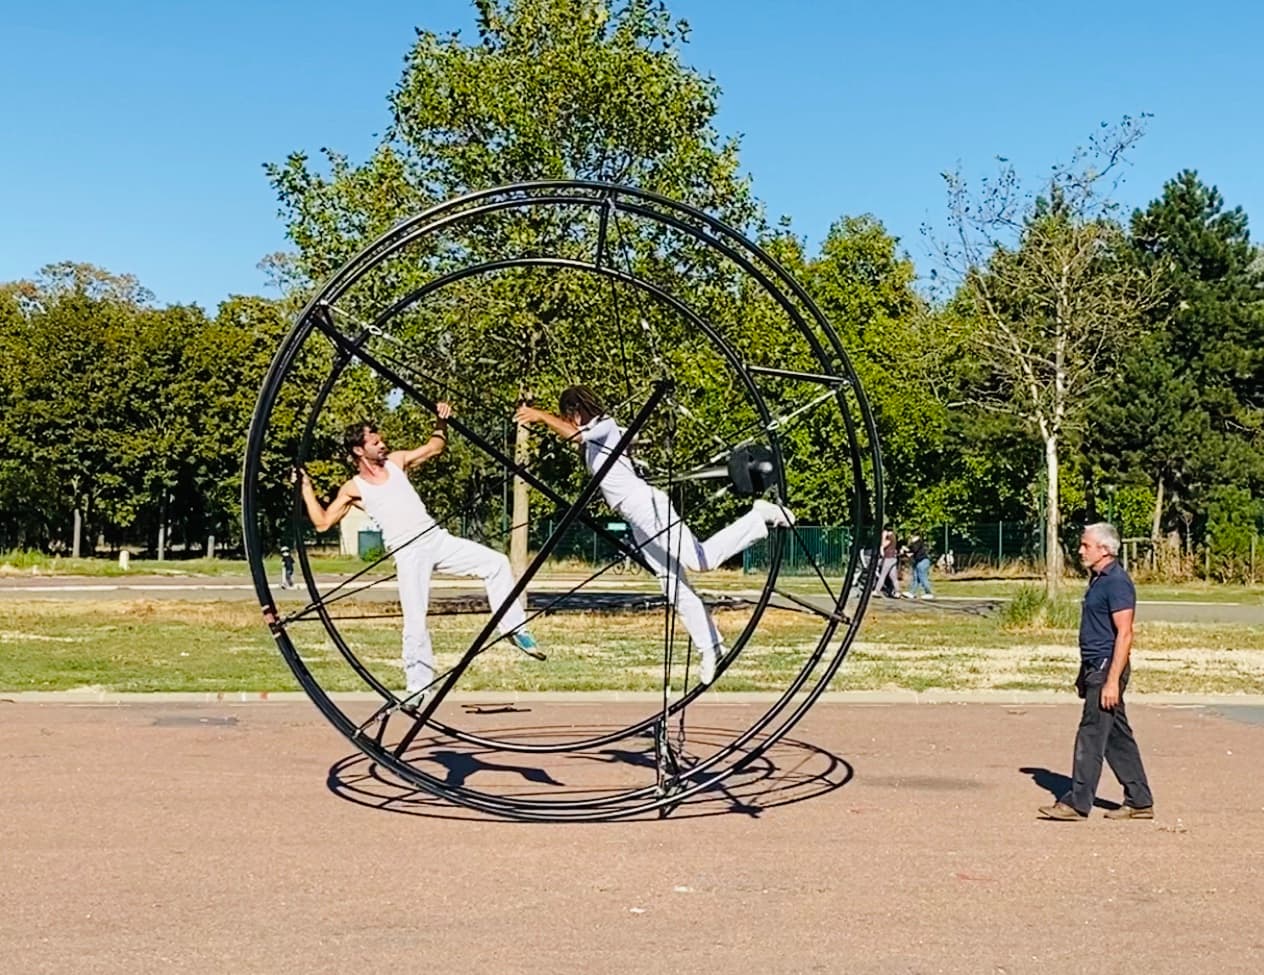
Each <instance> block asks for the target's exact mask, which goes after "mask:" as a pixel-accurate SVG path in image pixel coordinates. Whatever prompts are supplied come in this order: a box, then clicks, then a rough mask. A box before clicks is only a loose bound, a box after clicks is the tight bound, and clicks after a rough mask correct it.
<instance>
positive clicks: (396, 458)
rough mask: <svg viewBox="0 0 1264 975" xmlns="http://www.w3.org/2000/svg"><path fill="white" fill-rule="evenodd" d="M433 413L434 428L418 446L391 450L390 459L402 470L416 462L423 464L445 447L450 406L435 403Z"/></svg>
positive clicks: (446, 445) (413, 465)
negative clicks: (428, 437) (434, 417)
mask: <svg viewBox="0 0 1264 975" xmlns="http://www.w3.org/2000/svg"><path fill="white" fill-rule="evenodd" d="M435 415H436V416H437V417H438V419H437V420H436V421H435V425H434V430H433V431H431V433H430V439H429V440H427V441H426V442H425V443H424V444H422V445H421V446H420V447H414V448H413V449H412V450H394V451H391V454H390V459H391V461H392V462H393V463H394V464H396V465H397V466H399V467H400V468H401V469H402V470H408V469H409V468H412V467H416V466H417V465H418V464H424V463H425V462H426V461H428V460H430V459H432V458H434V457H438V456H439V455H440V454H441V453H443V452H444V451H445V450H446V449H447V447H448V417H450V416H451V415H452V406H451V405H450V404H448V403H443V402H439V403H436V404H435Z"/></svg>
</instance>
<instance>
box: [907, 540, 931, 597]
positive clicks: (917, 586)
mask: <svg viewBox="0 0 1264 975" xmlns="http://www.w3.org/2000/svg"><path fill="white" fill-rule="evenodd" d="M908 550H909V564H910V565H911V566H912V567H913V584H912V585H911V586H909V591H908V595H909V598H910V599H916V598H917V596H918V593H921V594H922V595H923V596H924V598H926V599H934V598H935V593H934V592H932V591H931V588H930V549H928V548H927V547H926V539H925V538H924V537H922V533H921V532H914V533H913V534H912V535H910V536H909V540H908Z"/></svg>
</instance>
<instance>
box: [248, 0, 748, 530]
mask: <svg viewBox="0 0 1264 975" xmlns="http://www.w3.org/2000/svg"><path fill="white" fill-rule="evenodd" d="M475 8H476V23H477V37H475V38H470V39H466V38H463V37H461V36H458V35H439V34H437V33H435V32H433V31H429V30H419V31H418V34H417V39H416V42H415V43H414V45H413V47H412V49H411V51H410V52H409V54H408V57H407V59H406V63H405V68H404V72H403V74H402V76H401V78H400V80H399V83H398V84H397V85H396V87H395V89H394V90H393V91H392V92H391V93H390V97H389V107H390V111H391V121H390V125H389V126H388V127H387V129H386V131H385V133H384V135H383V137H382V139H381V142H380V144H379V145H378V147H377V148H376V150H375V151H374V152H373V154H372V155H371V156H370V158H368V159H367V160H366V161H364V162H362V163H355V162H352V161H351V160H349V159H348V158H347V157H346V156H345V155H343V154H341V153H338V152H336V151H332V150H325V151H324V159H323V160H322V161H321V162H320V163H316V162H314V161H313V160H311V159H309V158H308V157H307V156H306V155H305V154H304V153H301V152H298V153H295V154H293V155H291V156H290V157H289V158H288V159H287V160H285V161H284V162H282V163H277V164H273V165H269V166H268V167H267V171H268V175H269V178H270V179H271V181H272V183H273V186H274V187H275V189H276V192H277V194H278V198H279V200H280V203H281V213H282V216H283V218H284V219H285V221H286V226H287V231H288V234H289V236H290V239H291V240H292V241H293V243H294V245H295V247H296V248H297V250H296V253H295V255H294V256H293V257H292V259H290V260H288V261H284V262H281V263H283V264H284V266H285V269H286V272H287V273H289V274H291V275H293V274H297V275H298V277H299V279H300V280H302V279H306V280H307V281H309V282H310V281H315V280H319V279H321V278H323V277H324V276H326V275H327V274H329V273H330V271H331V270H333V269H334V268H336V267H338V266H340V265H341V264H342V263H343V262H344V261H345V260H346V259H347V258H348V257H349V256H350V255H351V254H353V253H354V252H355V251H356V250H357V249H358V248H359V247H361V246H362V245H363V244H364V243H366V242H367V240H369V239H371V238H372V237H374V236H376V235H377V234H379V233H381V232H382V231H384V230H386V229H387V228H389V227H391V226H393V225H394V224H396V223H397V222H398V221H399V220H400V219H401V218H402V217H405V216H408V215H410V214H412V213H415V212H417V211H419V210H421V209H423V208H424V207H425V206H427V205H430V204H433V203H435V202H437V201H440V200H445V199H449V198H451V197H453V196H456V195H458V194H461V193H464V192H467V191H471V190H478V189H484V188H489V187H493V186H497V185H502V184H508V183H516V182H520V181H524V180H532V179H561V178H579V179H596V180H603V181H609V182H615V183H624V184H630V185H635V186H637V187H640V188H642V189H647V190H651V191H655V192H658V193H662V194H664V195H666V196H669V197H672V198H674V199H679V200H683V201H686V202H689V203H692V204H694V205H697V206H699V207H701V208H703V209H705V210H707V211H709V212H711V213H714V214H716V215H717V216H719V217H721V219H724V220H725V221H726V222H728V223H730V224H733V225H736V226H738V227H739V228H742V229H746V230H751V231H753V232H758V230H759V209H758V206H757V205H756V203H755V202H754V200H753V198H752V196H751V193H750V188H749V185H748V182H747V180H746V179H745V178H744V177H743V176H742V175H741V174H740V172H739V169H738V158H737V143H736V140H725V139H722V138H721V137H720V136H719V134H718V133H717V131H716V130H715V128H714V125H713V120H714V116H715V113H716V110H717V98H718V94H719V91H718V87H717V85H716V84H715V82H714V81H713V80H712V79H710V78H708V77H704V76H703V75H701V74H699V73H698V72H696V71H694V70H693V69H692V68H690V67H689V66H688V65H687V64H685V63H684V61H683V60H682V52H683V48H684V46H685V44H686V42H687V38H688V26H687V24H685V23H684V22H683V21H679V20H676V19H674V18H673V17H672V16H671V14H670V12H669V10H668V9H667V7H666V5H665V4H663V3H661V2H647V0H631V2H628V3H626V4H621V5H618V6H617V7H616V6H615V5H614V4H612V3H610V2H608V0H478V2H476V3H475ZM589 223H595V216H594V218H593V220H592V221H589ZM576 228H578V230H579V231H581V232H582V231H584V230H585V229H586V230H587V231H592V229H593V228H592V227H587V228H585V226H584V221H583V220H582V219H581V220H580V221H578V223H576V224H574V225H571V226H569V227H566V226H564V224H563V222H561V221H560V220H559V219H554V218H553V217H550V216H540V215H538V214H534V213H532V214H526V215H519V214H506V215H503V216H501V217H498V218H489V219H488V221H487V222H486V223H485V224H484V225H482V226H481V227H479V228H478V230H477V232H471V233H469V234H467V235H466V236H465V237H464V238H462V239H460V240H459V241H458V242H457V245H456V246H455V247H454V248H452V249H450V250H444V249H442V248H436V249H433V250H427V249H426V245H425V244H418V245H416V247H415V248H414V249H413V250H412V251H410V253H409V257H408V259H407V260H398V261H393V262H391V263H390V265H389V266H383V267H380V268H379V269H378V270H377V272H375V276H374V277H373V280H368V281H365V282H364V283H363V284H362V285H361V286H360V287H359V288H357V289H356V291H355V293H354V294H350V295H348V296H346V297H345V298H344V299H341V300H340V304H341V305H344V306H352V307H356V308H359V309H360V310H361V311H362V312H364V313H368V312H370V311H371V310H373V309H379V308H381V307H382V306H383V303H384V302H385V301H387V300H389V298H388V297H387V296H398V295H399V294H402V293H404V292H406V291H407V290H408V288H410V287H412V286H415V285H417V284H418V283H419V282H421V281H423V280H425V279H426V278H427V276H433V275H434V274H436V273H438V272H441V271H442V270H444V269H445V268H447V267H450V266H451V264H445V262H452V263H461V264H464V265H468V264H471V263H474V262H477V261H481V260H490V259H495V258H502V257H506V256H512V255H521V254H525V253H532V252H538V251H539V250H540V249H541V247H542V245H543V246H544V247H545V248H553V247H556V246H558V245H559V243H560V245H561V246H562V247H563V248H565V247H566V246H568V244H570V245H574V246H580V247H582V246H587V244H590V243H591V240H592V235H591V233H589V234H588V236H587V237H584V234H583V233H580V237H583V238H584V241H583V242H581V244H578V245H575V243H574V238H573V236H571V235H572V234H574V233H575V232H576ZM607 246H608V247H609V248H610V255H614V254H617V255H618V257H617V260H618V261H619V262H620V264H621V265H622V266H625V267H626V269H628V270H635V271H636V273H638V274H641V275H643V276H646V277H649V278H652V279H654V280H658V281H660V283H663V284H664V286H666V287H669V289H677V290H680V291H683V290H684V289H689V295H688V297H689V300H690V301H691V303H693V304H695V305H696V306H698V307H700V308H702V309H704V312H703V313H704V314H705V315H706V316H707V317H708V318H709V319H710V320H712V321H714V322H722V321H723V322H728V323H731V325H732V327H733V330H734V338H733V340H734V343H735V344H737V345H740V346H741V347H742V349H743V352H746V351H747V349H748V347H749V342H748V340H749V341H757V340H758V337H759V335H760V334H762V333H756V332H754V331H746V332H743V331H742V327H743V326H744V324H745V322H746V321H748V319H744V318H742V317H741V316H740V315H739V314H738V313H737V312H736V311H735V309H736V308H737V307H739V306H740V304H741V302H742V295H741V291H740V287H739V286H738V285H737V284H736V283H735V280H734V274H733V270H732V268H731V267H730V268H728V269H724V268H721V267H719V266H717V263H716V262H715V261H714V260H713V259H712V258H711V257H710V255H708V254H707V252H706V250H705V248H702V247H700V246H697V245H696V244H691V243H690V242H688V241H687V240H685V239H684V238H672V237H671V235H666V236H663V235H656V234H655V233H653V232H650V231H648V230H646V229H645V228H640V229H638V228H636V227H635V226H633V222H632V221H626V220H624V221H619V222H618V223H612V224H611V226H610V228H609V239H608V240H607ZM576 256H580V255H576ZM582 256H583V257H586V258H590V257H591V249H589V251H587V252H585V253H584V254H583V255H582ZM611 259H612V257H610V256H608V257H607V260H611ZM619 292H621V293H619ZM651 304H652V303H651ZM629 316H631V317H632V318H633V319H636V318H643V319H646V320H648V321H650V322H652V323H653V325H654V328H655V329H657V330H660V334H662V335H670V336H672V337H673V338H674V337H677V336H678V337H679V339H680V340H679V341H673V342H670V343H664V345H669V346H672V347H670V348H666V349H664V348H653V349H651V348H648V347H647V346H646V345H645V343H644V341H639V340H641V339H643V338H644V336H643V334H642V333H641V330H640V329H639V328H635V327H633V328H632V330H631V332H629V333H628V334H627V335H626V336H625V335H621V336H620V341H622V342H623V344H622V345H618V343H616V342H615V339H614V337H613V335H614V329H613V328H612V323H614V322H615V321H617V320H618V319H620V318H623V319H624V320H626V319H627V318H628V317H629ZM393 328H394V333H393V338H394V339H395V340H397V342H398V347H399V348H401V349H402V348H404V347H406V348H407V356H408V357H409V358H410V361H411V362H412V363H413V364H414V365H416V366H417V367H418V369H419V371H420V372H422V373H424V374H425V375H426V376H428V377H430V379H428V380H426V381H425V382H426V391H427V392H428V393H430V394H431V395H432V396H434V397H436V398H437V396H438V395H440V394H442V395H443V396H444V397H445V398H452V399H455V400H457V406H458V410H459V411H460V412H461V414H462V415H464V416H466V417H471V416H474V417H475V419H476V421H477V422H478V423H479V425H480V427H481V429H482V431H483V433H484V435H486V436H488V437H489V438H494V437H495V438H498V437H500V436H501V435H502V432H503V431H502V425H503V418H504V417H507V416H508V415H509V414H510V413H511V412H512V408H513V404H514V402H515V401H516V400H518V399H519V398H530V397H534V398H537V399H539V400H542V401H543V402H545V403H548V402H550V401H553V402H555V398H556V394H557V392H558V390H559V389H560V388H561V387H562V386H563V385H566V384H568V383H570V382H574V381H586V382H590V383H592V384H594V385H597V386H598V387H599V388H601V389H602V391H603V392H604V393H605V394H606V395H607V396H608V397H609V398H610V399H611V400H612V401H615V402H617V401H618V400H620V399H621V398H623V397H624V396H625V395H626V393H627V392H628V391H629V385H628V380H629V379H630V377H627V376H624V375H622V374H621V373H622V372H624V371H632V370H636V371H639V372H640V373H642V374H643V375H642V378H644V375H648V374H649V373H650V372H652V371H654V370H661V368H663V367H664V364H665V363H667V362H668V361H669V360H670V364H671V366H672V368H673V369H674V371H675V373H676V375H677V378H678V380H681V381H683V382H687V381H688V377H689V375H690V368H692V367H694V366H698V367H699V368H698V369H694V374H695V375H697V374H698V373H699V370H700V368H701V362H700V361H699V362H696V363H695V362H691V361H686V360H688V358H689V357H688V354H687V353H688V347H687V345H688V343H687V342H686V341H685V340H686V339H687V338H688V336H687V334H686V330H685V329H683V327H682V326H681V324H680V323H679V322H676V323H671V322H669V321H667V317H665V316H664V313H663V311H662V309H661V308H659V309H656V308H653V307H646V304H645V302H644V301H643V300H642V298H640V297H638V296H636V295H634V294H633V293H632V291H631V289H628V288H622V289H618V288H614V287H611V286H609V284H608V283H606V282H602V281H601V280H600V279H597V280H594V279H593V278H591V277H586V276H585V275H583V274H577V273H575V272H567V273H561V272H552V273H546V272H541V271H524V270H521V269H517V270H514V271H504V272H500V273H497V274H495V275H485V276H480V277H479V278H477V279H473V280H471V281H469V282H466V283H464V284H458V285H455V286H452V287H450V288H448V289H445V293H443V294H440V295H437V296H435V297H433V298H432V299H429V300H428V301H427V302H426V303H425V305H424V307H422V306H418V307H414V308H411V309H409V310H408V311H407V312H406V313H404V314H401V315H399V316H398V317H397V319H396V321H395V322H394V324H393ZM638 342H639V344H638ZM695 344H696V343H695ZM616 346H618V347H617V348H616ZM625 362H626V363H627V366H626V368H625V367H624V365H623V363H625ZM600 363H605V364H606V366H607V368H604V369H603V368H602V366H601V365H600ZM612 363H613V364H615V367H614V368H609V366H610V365H611V364H612ZM720 365H721V366H722V365H723V364H722V363H721V364H720ZM354 372H355V370H354V369H353V370H349V371H348V382H347V386H348V394H347V395H346V396H345V397H341V398H339V397H334V398H333V399H331V408H330V411H329V412H330V416H331V417H335V416H336V414H337V413H338V411H339V410H340V409H344V408H345V410H346V411H352V410H358V411H363V410H364V409H369V410H377V411H378V412H386V413H389V414H390V415H391V425H392V430H393V432H394V433H395V434H396V435H398V436H400V437H408V436H410V435H414V434H416V433H419V432H420V431H421V430H423V429H424V426H425V417H424V415H418V413H417V411H416V410H415V409H410V407H411V406H412V405H413V404H409V403H407V402H405V404H404V406H403V407H402V408H395V407H394V406H393V405H392V404H391V403H390V401H389V398H384V397H387V394H388V393H389V388H388V387H387V386H384V385H381V384H379V385H378V386H377V387H375V385H374V383H373V382H372V379H371V378H369V379H367V380H365V381H363V382H361V383H360V384H359V385H356V384H355V382H354V381H353V380H352V375H353V374H354ZM357 392H358V393H359V394H361V400H362V401H361V402H360V403H358V404H357V403H356V402H355V400H356V395H355V393H357ZM373 396H376V397H377V398H378V399H377V401H376V402H374V401H373V399H372V397H373ZM366 399H367V402H365V401H364V400H366ZM715 409H716V411H717V412H721V413H722V411H723V404H719V403H717V404H716V405H715ZM336 418H337V419H338V420H345V419H347V418H348V417H346V416H336ZM409 421H416V422H411V423H410V422H409ZM328 432H329V431H326V433H328ZM526 436H527V434H526V431H525V430H524V431H522V432H521V433H519V434H518V436H517V439H516V442H515V444H514V445H513V446H514V449H516V450H517V451H519V452H521V451H523V450H524V449H526V443H525V438H526ZM685 436H686V434H685V433H682V434H680V435H679V436H676V439H675V442H676V443H677V444H680V443H682V442H683V440H684V439H685ZM462 450H463V445H462V444H461V443H460V442H459V441H458V442H456V443H454V444H453V445H452V450H451V453H450V455H449V457H448V458H447V461H446V462H447V463H448V464H450V465H452V470H459V471H461V472H463V477H464V478H465V480H467V481H470V480H476V479H477V478H478V476H479V475H478V471H477V468H478V464H477V461H476V460H475V459H473V458H465V457H463V456H462ZM567 460H569V459H567ZM544 462H545V464H546V465H547V464H548V463H549V461H548V458H547V457H546V458H545V459H544ZM555 466H558V467H559V469H562V468H563V466H564V465H563V459H560V458H559V460H558V461H557V465H555ZM570 466H573V463H571V464H570ZM467 487H469V485H468V484H466V485H465V487H462V486H460V485H453V486H452V489H451V492H450V493H452V494H453V495H454V496H458V497H466V498H468V499H469V500H468V503H467V505H466V506H465V510H464V511H463V512H462V513H463V515H464V516H467V517H468V516H471V515H473V516H475V518H476V520H481V521H485V522H489V523H491V522H499V521H500V519H499V518H497V517H496V513H495V511H494V510H492V509H493V508H494V507H495V503H497V502H499V500H500V492H499V491H496V490H489V491H474V490H468V491H467V490H466V488H467ZM492 487H493V488H494V485H493V486H492ZM472 508H477V509H478V510H471V509H472ZM514 520H515V521H516V522H519V523H522V522H525V518H524V516H523V512H522V511H521V509H520V508H519V510H518V511H517V512H516V513H515V516H514ZM517 550H518V552H519V553H520V552H521V551H522V548H521V546H519V547H518V549H517Z"/></svg>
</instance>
